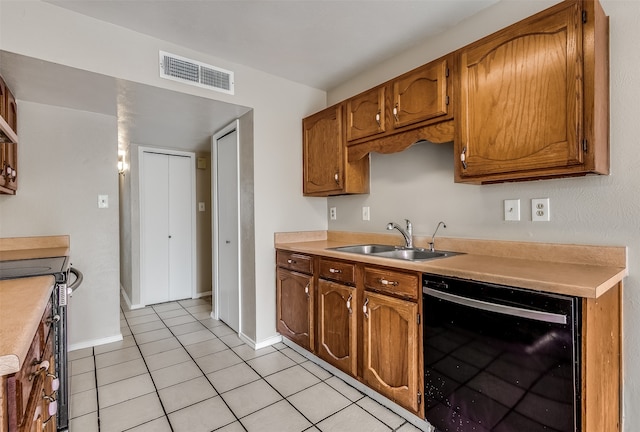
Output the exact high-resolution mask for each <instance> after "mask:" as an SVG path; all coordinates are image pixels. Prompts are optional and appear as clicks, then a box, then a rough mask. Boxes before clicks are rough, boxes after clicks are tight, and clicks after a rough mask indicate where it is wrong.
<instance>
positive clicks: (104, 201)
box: [98, 195, 109, 209]
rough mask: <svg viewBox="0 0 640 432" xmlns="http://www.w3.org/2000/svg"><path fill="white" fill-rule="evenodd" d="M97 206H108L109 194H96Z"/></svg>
mask: <svg viewBox="0 0 640 432" xmlns="http://www.w3.org/2000/svg"><path fill="white" fill-rule="evenodd" d="M98 208H101V209H106V208H109V195H98Z"/></svg>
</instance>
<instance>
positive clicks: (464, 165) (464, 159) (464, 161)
mask: <svg viewBox="0 0 640 432" xmlns="http://www.w3.org/2000/svg"><path fill="white" fill-rule="evenodd" d="M466 153H467V148H466V147H464V148H463V149H462V153H460V162H462V168H464V169H467V155H466Z"/></svg>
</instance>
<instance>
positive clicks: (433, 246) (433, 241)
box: [429, 221, 447, 252]
mask: <svg viewBox="0 0 640 432" xmlns="http://www.w3.org/2000/svg"><path fill="white" fill-rule="evenodd" d="M440 225H442V227H443V228H446V227H447V225H446V224H445V223H444V222H442V221H440V222H438V226H437V227H436V230H435V231H434V232H433V235H432V236H431V243H429V250H430V251H431V252H435V250H436V233H437V232H438V228H440Z"/></svg>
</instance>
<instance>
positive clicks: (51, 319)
mask: <svg viewBox="0 0 640 432" xmlns="http://www.w3.org/2000/svg"><path fill="white" fill-rule="evenodd" d="M58 321H60V315H58V314H56V315H54V316H53V317H51V318H48V319H47V321H46V323H47V325H51V324H53V323H57V322H58Z"/></svg>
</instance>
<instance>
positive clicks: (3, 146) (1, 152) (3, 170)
mask: <svg viewBox="0 0 640 432" xmlns="http://www.w3.org/2000/svg"><path fill="white" fill-rule="evenodd" d="M8 145H9V144H8V143H0V186H6V185H7V163H8V162H7V146H8Z"/></svg>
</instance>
